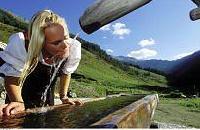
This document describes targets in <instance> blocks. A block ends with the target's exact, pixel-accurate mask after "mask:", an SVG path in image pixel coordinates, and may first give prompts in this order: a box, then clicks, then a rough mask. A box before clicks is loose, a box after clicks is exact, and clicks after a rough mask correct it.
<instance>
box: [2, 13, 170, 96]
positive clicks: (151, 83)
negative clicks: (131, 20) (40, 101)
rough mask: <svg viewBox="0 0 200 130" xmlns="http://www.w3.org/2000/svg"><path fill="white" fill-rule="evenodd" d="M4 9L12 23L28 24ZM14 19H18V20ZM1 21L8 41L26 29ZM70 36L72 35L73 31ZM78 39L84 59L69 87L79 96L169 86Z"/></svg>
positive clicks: (156, 77) (3, 34) (149, 91)
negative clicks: (13, 34) (9, 37)
mask: <svg viewBox="0 0 200 130" xmlns="http://www.w3.org/2000/svg"><path fill="white" fill-rule="evenodd" d="M2 13H3V14H4V17H5V18H10V19H11V20H12V21H13V23H18V24H19V25H24V24H26V23H25V22H24V23H20V22H23V21H22V20H21V19H20V20H18V18H15V16H13V15H12V14H11V13H5V11H0V16H2V15H1V14H2ZM6 15H8V16H6ZM0 18H1V17H0ZM15 20H16V21H17V22H15ZM1 21H2V20H1ZM4 21H5V20H4ZM19 21H20V22H19ZM8 24H9V25H8ZM18 24H17V25H18ZM0 25H1V26H0V33H1V35H2V36H3V37H2V41H3V42H7V40H8V36H9V35H10V34H11V33H14V32H18V31H21V30H22V29H23V28H22V27H20V26H16V27H13V26H11V25H14V24H11V23H8V22H7V24H5V23H4V24H3V23H0ZM19 27H20V29H19ZM71 36H73V34H72V35H71ZM79 40H80V41H81V43H82V47H83V48H82V60H81V63H80V66H79V67H78V70H77V71H76V73H75V74H73V75H72V81H71V87H70V89H72V90H73V91H74V92H75V93H76V94H77V95H78V96H79V97H100V96H105V95H106V91H107V92H108V91H115V92H119V91H123V92H128V93H155V91H156V89H154V88H155V86H159V87H160V86H166V79H165V77H163V76H160V75H157V74H154V73H151V72H148V71H144V70H141V69H137V68H135V67H128V66H126V65H124V64H121V63H120V62H119V61H116V60H114V59H112V58H111V57H110V56H109V55H107V54H106V52H105V51H104V50H101V48H100V47H99V46H98V45H96V44H92V43H90V42H88V41H85V40H83V39H81V38H79ZM152 88H153V89H152Z"/></svg>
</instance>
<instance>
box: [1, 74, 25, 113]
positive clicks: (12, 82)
mask: <svg viewBox="0 0 200 130" xmlns="http://www.w3.org/2000/svg"><path fill="white" fill-rule="evenodd" d="M18 80H19V78H17V77H12V76H6V77H5V89H6V91H7V95H8V97H9V100H10V103H9V104H3V105H0V116H2V115H5V116H9V115H11V114H16V113H17V112H20V111H24V110H25V106H24V103H23V99H22V96H21V88H20V87H19V86H18Z"/></svg>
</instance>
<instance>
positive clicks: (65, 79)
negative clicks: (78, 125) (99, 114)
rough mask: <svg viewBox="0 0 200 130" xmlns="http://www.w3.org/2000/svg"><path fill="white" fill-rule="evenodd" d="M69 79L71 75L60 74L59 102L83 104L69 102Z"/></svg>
mask: <svg viewBox="0 0 200 130" xmlns="http://www.w3.org/2000/svg"><path fill="white" fill-rule="evenodd" d="M70 79H71V74H70V75H67V74H62V75H61V76H60V91H59V95H60V100H61V101H62V103H63V104H70V105H75V104H76V105H82V104H83V102H81V101H79V100H70V99H69V98H68V97H67V91H68V88H69V84H70Z"/></svg>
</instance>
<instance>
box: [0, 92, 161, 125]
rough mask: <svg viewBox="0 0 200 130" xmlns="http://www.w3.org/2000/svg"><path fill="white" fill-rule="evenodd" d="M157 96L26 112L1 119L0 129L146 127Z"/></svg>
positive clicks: (92, 101)
mask: <svg viewBox="0 0 200 130" xmlns="http://www.w3.org/2000/svg"><path fill="white" fill-rule="evenodd" d="M157 104H158V95H147V96H144V95H129V96H125V95H118V96H116V95H115V96H113V97H106V98H95V99H89V100H87V101H86V103H85V104H84V105H82V106H70V105H63V104H62V105H55V106H53V107H43V108H34V109H28V110H26V111H24V112H21V113H18V114H16V115H11V116H10V117H6V118H5V117H3V118H1V119H0V128H149V127H150V124H151V119H152V117H153V115H154V111H155V109H156V106H157Z"/></svg>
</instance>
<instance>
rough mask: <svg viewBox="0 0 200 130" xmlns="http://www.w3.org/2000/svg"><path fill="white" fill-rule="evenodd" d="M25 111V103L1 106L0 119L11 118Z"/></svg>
mask: <svg viewBox="0 0 200 130" xmlns="http://www.w3.org/2000/svg"><path fill="white" fill-rule="evenodd" d="M24 110H25V106H24V103H22V102H11V103H9V104H3V105H0V117H2V116H10V115H13V114H17V113H19V112H22V111H24Z"/></svg>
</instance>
